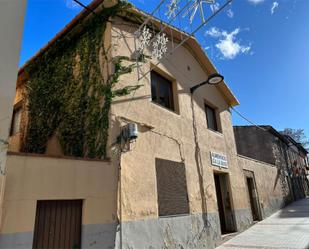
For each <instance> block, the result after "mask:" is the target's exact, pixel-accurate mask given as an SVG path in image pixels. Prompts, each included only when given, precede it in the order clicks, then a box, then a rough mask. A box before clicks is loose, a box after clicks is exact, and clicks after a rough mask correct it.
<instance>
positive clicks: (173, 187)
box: [156, 158, 189, 216]
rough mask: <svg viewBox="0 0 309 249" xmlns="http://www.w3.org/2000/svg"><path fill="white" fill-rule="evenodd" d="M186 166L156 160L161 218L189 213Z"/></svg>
mask: <svg viewBox="0 0 309 249" xmlns="http://www.w3.org/2000/svg"><path fill="white" fill-rule="evenodd" d="M185 170H186V169H185V165H184V164H183V163H178V162H172V161H168V160H163V159H158V158H156V175H157V192H158V206H159V216H167V215H178V214H188V213H189V201H188V193H187V180H186V172H185Z"/></svg>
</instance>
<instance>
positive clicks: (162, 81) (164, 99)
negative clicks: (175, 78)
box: [151, 71, 174, 111]
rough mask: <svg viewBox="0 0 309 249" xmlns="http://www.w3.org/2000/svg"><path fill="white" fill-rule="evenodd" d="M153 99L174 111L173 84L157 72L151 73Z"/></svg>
mask: <svg viewBox="0 0 309 249" xmlns="http://www.w3.org/2000/svg"><path fill="white" fill-rule="evenodd" d="M151 99H152V101H153V102H155V103H157V104H159V105H161V106H164V107H166V108H168V109H170V110H172V111H174V99H173V83H172V82H171V81H170V80H168V79H166V78H164V77H162V76H161V75H160V74H158V73H156V72H155V71H151Z"/></svg>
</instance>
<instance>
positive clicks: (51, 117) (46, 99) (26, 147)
mask: <svg viewBox="0 0 309 249" xmlns="http://www.w3.org/2000/svg"><path fill="white" fill-rule="evenodd" d="M128 7H130V5H129V4H128V3H125V2H122V1H119V2H118V4H116V5H115V6H113V7H111V8H104V9H103V10H102V12H101V13H98V14H96V15H94V16H92V17H91V18H89V19H88V20H86V21H84V22H83V23H81V25H82V26H83V30H84V31H83V32H82V33H79V34H75V35H66V36H65V37H63V38H61V39H59V40H58V41H56V42H55V44H53V45H52V46H51V47H50V48H49V49H48V50H47V51H46V52H44V53H43V54H42V55H41V56H40V57H39V58H38V59H36V61H35V62H34V63H32V64H31V65H29V66H28V67H27V68H26V70H27V71H28V74H29V80H28V82H27V83H26V86H27V89H26V95H27V100H28V104H27V109H28V124H27V128H26V133H25V134H26V137H25V139H24V142H23V146H22V150H23V151H24V152H29V153H44V152H45V150H46V145H47V142H48V140H49V139H50V138H51V137H52V136H53V135H54V134H56V135H57V137H58V139H59V142H60V145H61V148H62V151H63V153H64V154H65V155H68V156H77V157H88V158H106V146H107V139H108V129H109V111H110V107H111V103H112V99H113V98H114V97H115V96H123V95H127V94H130V92H131V91H132V90H136V89H137V88H139V87H140V85H136V86H127V87H125V88H122V89H118V90H115V91H113V87H114V86H115V84H116V83H117V82H118V80H119V77H120V76H121V75H123V74H127V73H131V72H132V70H133V68H134V66H135V64H134V63H131V64H129V65H128V66H123V65H122V64H123V63H122V62H123V61H124V60H128V61H131V60H130V58H127V57H119V58H115V59H114V60H113V64H114V70H113V73H112V74H108V73H104V72H108V71H109V64H110V62H109V58H108V49H105V46H104V32H105V29H106V20H108V18H109V17H112V16H114V15H115V14H117V13H118V12H119V11H120V10H123V9H124V8H128Z"/></svg>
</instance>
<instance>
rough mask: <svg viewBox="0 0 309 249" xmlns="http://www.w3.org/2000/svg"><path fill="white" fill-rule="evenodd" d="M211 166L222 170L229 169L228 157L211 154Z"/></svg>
mask: <svg viewBox="0 0 309 249" xmlns="http://www.w3.org/2000/svg"><path fill="white" fill-rule="evenodd" d="M210 158H211V164H212V165H214V166H218V167H220V168H226V169H227V168H228V163H227V157H226V156H225V155H223V154H219V153H216V152H212V151H211V152H210Z"/></svg>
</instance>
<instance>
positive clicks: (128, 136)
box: [122, 123, 138, 140]
mask: <svg viewBox="0 0 309 249" xmlns="http://www.w3.org/2000/svg"><path fill="white" fill-rule="evenodd" d="M122 134H123V138H124V139H125V140H134V139H136V138H137V136H138V127H137V124H136V123H129V124H127V125H126V126H125V127H124V129H123V131H122Z"/></svg>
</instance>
